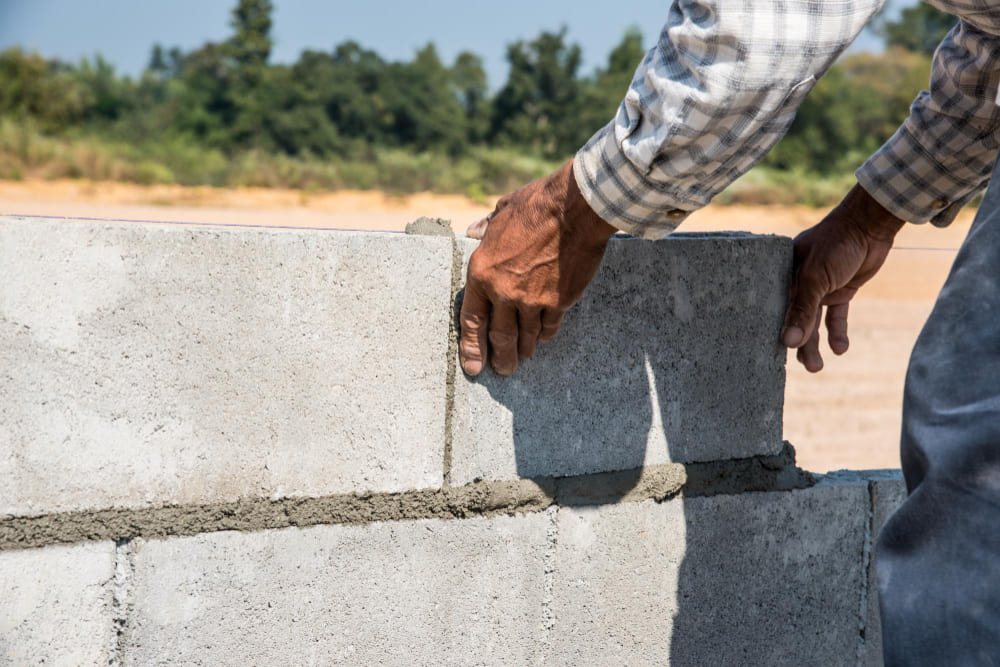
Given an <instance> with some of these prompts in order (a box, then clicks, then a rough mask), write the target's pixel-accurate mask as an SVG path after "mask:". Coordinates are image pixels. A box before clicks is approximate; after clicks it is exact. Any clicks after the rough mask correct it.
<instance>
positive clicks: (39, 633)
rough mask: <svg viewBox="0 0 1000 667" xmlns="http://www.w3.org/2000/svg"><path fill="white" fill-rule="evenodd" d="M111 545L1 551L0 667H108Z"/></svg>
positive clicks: (113, 564) (112, 634)
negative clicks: (78, 666) (99, 666)
mask: <svg viewBox="0 0 1000 667" xmlns="http://www.w3.org/2000/svg"><path fill="white" fill-rule="evenodd" d="M114 575H115V545H114V543H113V542H96V543H93V544H82V545H78V546H71V547H61V546H60V547H47V548H45V549H30V550H26V551H5V552H0V600H2V601H3V602H2V603H0V664H4V665H36V664H43V663H44V664H46V665H106V664H108V658H109V655H110V650H111V646H112V643H113V637H114V628H113V624H112V604H113V585H114Z"/></svg>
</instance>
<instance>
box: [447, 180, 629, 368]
mask: <svg viewBox="0 0 1000 667" xmlns="http://www.w3.org/2000/svg"><path fill="white" fill-rule="evenodd" d="M572 165H573V163H572V161H570V162H568V163H566V164H565V165H563V166H562V168H560V169H558V170H557V171H555V172H553V173H552V174H550V175H549V176H546V177H545V178H541V179H539V180H537V181H534V182H533V183H529V184H528V185H526V186H524V187H523V188H521V189H520V190H518V191H517V192H514V193H512V194H510V195H507V196H506V197H504V198H502V199H501V200H500V202H499V203H498V204H497V207H496V209H495V210H494V211H493V213H491V214H490V215H489V216H488V217H487V218H486V219H485V220H482V221H480V222H479V223H476V224H475V225H473V226H472V227H470V228H469V236H472V237H474V238H482V243H480V244H479V247H478V248H476V250H475V252H473V253H472V256H471V257H470V258H469V272H468V279H467V281H466V283H465V298H464V299H463V301H462V314H461V316H460V318H459V322H460V323H461V326H462V333H461V338H460V339H459V344H458V351H459V357H460V359H461V361H462V370H464V371H465V372H466V373H468V374H469V375H477V374H479V372H480V371H481V370H482V369H483V366H484V365H485V364H486V357H487V350H488V349H489V354H490V357H491V358H490V361H491V363H492V365H493V370H495V371H496V372H497V373H500V374H501V375H510V374H511V373H513V372H514V370H515V369H516V368H517V361H518V359H519V358H522V359H523V358H525V357H530V356H532V355H533V354H534V353H535V345H536V344H537V343H539V342H545V341H548V340H552V338H554V337H555V335H556V331H558V330H559V325H560V323H561V322H562V318H563V314H564V313H565V312H566V311H567V310H568V309H569V307H570V306H572V305H573V304H574V303H576V301H577V300H578V299H579V298H580V296H581V295H582V294H583V290H584V288H585V287H586V286H587V284H588V283H589V282H590V280H591V278H593V277H594V274H595V273H596V272H597V267H598V266H600V264H601V259H602V258H603V257H604V248H605V246H607V243H608V239H609V238H610V237H611V235H612V234H614V233H615V231H616V230H615V228H614V227H612V226H611V225H609V224H608V223H606V222H605V221H604V220H602V219H601V218H600V217H598V216H597V214H596V213H594V211H593V210H591V208H590V206H589V205H588V204H587V202H586V200H585V199H584V198H583V195H582V194H580V188H579V187H577V184H576V179H575V178H573V167H572Z"/></svg>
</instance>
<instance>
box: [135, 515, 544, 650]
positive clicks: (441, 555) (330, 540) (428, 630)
mask: <svg viewBox="0 0 1000 667" xmlns="http://www.w3.org/2000/svg"><path fill="white" fill-rule="evenodd" d="M551 525H552V520H551V519H550V516H549V514H547V513H538V514H530V515H520V516H514V517H507V516H505V517H497V518H493V519H481V518H476V519H467V520H452V521H440V520H424V521H414V522H403V523H382V524H369V525H365V526H321V527H315V528H307V529H297V528H289V529H284V530H277V531H265V532H259V533H250V534H247V533H215V534H208V535H200V536H197V537H191V538H177V539H169V540H165V541H149V542H145V543H140V544H138V545H137V547H136V550H135V565H136V570H135V578H134V580H133V586H134V591H135V600H136V602H135V607H134V614H133V619H132V622H131V623H130V625H129V627H128V629H127V630H126V633H125V646H126V648H125V651H124V656H125V662H126V663H127V664H152V663H157V662H160V661H161V660H162V659H163V658H164V656H169V657H170V659H171V660H172V661H175V662H177V663H192V662H198V663H200V664H259V665H260V664H399V665H417V664H484V663H490V664H528V663H530V662H532V661H533V660H534V658H535V655H536V653H537V652H538V651H539V650H540V649H539V646H538V641H537V637H536V633H537V632H538V631H539V628H540V626H541V623H542V602H543V595H544V585H543V579H544V556H545V542H546V533H547V530H548V528H549V527H550V526H551Z"/></svg>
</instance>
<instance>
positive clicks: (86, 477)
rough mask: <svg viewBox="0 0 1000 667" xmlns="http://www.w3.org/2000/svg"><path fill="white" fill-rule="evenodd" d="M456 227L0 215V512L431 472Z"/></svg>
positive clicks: (389, 481) (437, 462)
mask: <svg viewBox="0 0 1000 667" xmlns="http://www.w3.org/2000/svg"><path fill="white" fill-rule="evenodd" d="M451 265H452V243H451V240H450V239H447V238H435V237H428V236H406V235H402V234H378V233H350V232H315V231H281V230H248V229H218V228H212V229H208V228H191V227H173V228H171V227H153V226H142V225H121V224H106V223H99V222H83V221H44V220H28V219H0V285H3V289H2V291H0V369H2V370H0V423H2V424H3V425H4V428H3V429H0V478H2V479H3V480H4V481H5V483H4V484H3V485H2V486H0V516H2V515H3V514H10V515H26V514H38V513H44V512H53V511H64V510H80V509H90V508H102V507H141V506H153V505H156V504H160V503H206V502H229V501H235V500H237V499H239V498H245V497H264V498H278V497H289V496H293V497H294V496H315V495H324V494H331V493H343V492H354V491H402V490H406V489H411V488H427V487H437V486H439V485H440V484H441V480H442V468H443V464H442V443H443V441H444V417H445V407H444V397H445V385H446V364H447V359H446V357H447V345H448V340H447V339H448V327H449V319H450V314H449V310H450V309H449V305H450V283H451Z"/></svg>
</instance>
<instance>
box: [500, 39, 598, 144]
mask: <svg viewBox="0 0 1000 667" xmlns="http://www.w3.org/2000/svg"><path fill="white" fill-rule="evenodd" d="M581 58H582V54H581V50H580V47H579V45H577V44H568V43H567V42H566V28H563V29H562V30H560V31H559V32H555V33H554V32H547V31H546V32H542V34H540V35H539V36H538V37H536V38H535V39H534V40H533V41H531V42H527V43H526V42H523V41H518V42H515V43H513V44H511V45H510V46H508V47H507V62H509V63H510V74H509V76H508V78H507V83H506V84H505V85H504V87H503V88H502V89H501V90H500V92H499V93H498V94H497V96H496V98H495V99H494V101H493V113H492V119H491V128H490V138H491V139H493V140H496V141H500V142H503V143H506V144H508V145H515V146H521V147H524V148H528V149H530V150H533V151H536V152H541V153H543V154H545V155H549V156H562V155H567V154H570V153H571V152H572V151H573V150H575V148H577V147H578V146H577V144H578V137H579V134H580V133H579V131H578V129H577V127H576V122H577V115H578V113H579V105H580V98H581V87H582V86H581V82H580V80H579V79H578V78H577V72H578V70H579V69H580V61H581Z"/></svg>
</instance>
